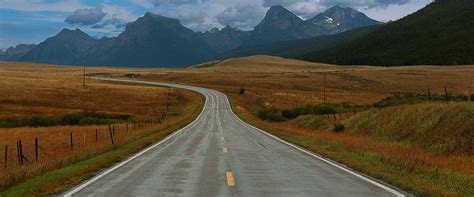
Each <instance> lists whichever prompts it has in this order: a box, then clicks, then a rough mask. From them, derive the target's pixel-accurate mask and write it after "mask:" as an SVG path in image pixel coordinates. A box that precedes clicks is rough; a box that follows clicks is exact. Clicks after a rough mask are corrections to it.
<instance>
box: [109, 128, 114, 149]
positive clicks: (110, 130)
mask: <svg viewBox="0 0 474 197" xmlns="http://www.w3.org/2000/svg"><path fill="white" fill-rule="evenodd" d="M109 134H110V141H112V146H114V135H113V134H112V128H111V127H110V124H109Z"/></svg>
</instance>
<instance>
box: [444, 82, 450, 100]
mask: <svg viewBox="0 0 474 197" xmlns="http://www.w3.org/2000/svg"><path fill="white" fill-rule="evenodd" d="M444 96H445V97H446V102H448V101H449V97H448V88H446V85H445V86H444Z"/></svg>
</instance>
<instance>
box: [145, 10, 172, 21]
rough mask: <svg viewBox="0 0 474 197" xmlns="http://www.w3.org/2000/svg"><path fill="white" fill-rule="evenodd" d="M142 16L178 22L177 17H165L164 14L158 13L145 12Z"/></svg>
mask: <svg viewBox="0 0 474 197" xmlns="http://www.w3.org/2000/svg"><path fill="white" fill-rule="evenodd" d="M142 18H145V19H150V20H160V21H173V22H179V20H178V19H174V18H169V17H166V16H162V15H158V14H153V13H151V12H146V13H145V15H144V16H143V17H142Z"/></svg>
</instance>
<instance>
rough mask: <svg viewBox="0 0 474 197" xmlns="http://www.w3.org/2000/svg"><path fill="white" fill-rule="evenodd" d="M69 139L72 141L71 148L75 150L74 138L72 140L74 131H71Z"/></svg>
mask: <svg viewBox="0 0 474 197" xmlns="http://www.w3.org/2000/svg"><path fill="white" fill-rule="evenodd" d="M69 139H70V142H71V150H74V143H73V140H72V133H69Z"/></svg>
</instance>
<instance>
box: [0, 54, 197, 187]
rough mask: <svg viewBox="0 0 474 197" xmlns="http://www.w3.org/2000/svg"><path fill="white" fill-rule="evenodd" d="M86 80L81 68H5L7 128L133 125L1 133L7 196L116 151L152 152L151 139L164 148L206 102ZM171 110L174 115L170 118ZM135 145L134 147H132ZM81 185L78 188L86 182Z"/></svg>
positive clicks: (1, 182)
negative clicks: (89, 117) (99, 118)
mask: <svg viewBox="0 0 474 197" xmlns="http://www.w3.org/2000/svg"><path fill="white" fill-rule="evenodd" d="M129 71H130V70H127V69H120V70H119V69H112V68H88V69H87V73H88V74H89V75H94V74H97V73H102V74H103V73H115V74H120V75H125V74H127V73H129ZM82 75H83V69H82V68H79V67H60V66H50V65H40V64H29V63H0V92H2V94H0V101H1V102H0V111H1V113H0V121H2V120H3V121H4V122H8V121H12V120H31V119H33V120H37V119H40V120H42V121H49V120H57V119H61V118H63V117H66V116H68V115H69V116H70V115H71V114H72V115H74V114H81V113H89V114H106V115H110V116H111V117H114V116H120V117H127V118H126V119H120V120H113V121H111V122H107V121H106V122H105V125H100V124H99V125H97V124H77V125H57V126H48V127H13V128H0V146H1V153H2V154H1V155H2V157H1V158H2V159H1V160H2V162H1V163H2V166H1V167H0V192H5V191H8V190H9V189H10V188H15V186H16V185H18V184H20V183H23V182H25V181H28V180H30V179H32V178H34V177H38V176H42V175H43V174H45V173H47V172H51V171H54V170H57V169H62V168H65V167H68V166H74V165H75V164H77V163H80V162H83V161H87V160H90V159H93V158H95V157H97V156H100V155H103V154H107V153H108V152H110V151H116V150H117V149H121V148H120V147H128V146H130V147H133V148H132V149H133V150H135V151H138V150H139V147H143V146H144V145H147V144H150V141H152V140H151V139H154V140H159V139H161V138H162V137H163V136H166V134H168V133H170V132H172V131H173V130H175V129H177V128H179V125H181V126H184V125H183V124H184V123H186V122H189V121H190V120H192V119H193V118H194V117H196V115H197V113H198V111H199V110H198V109H199V108H200V105H201V104H202V102H203V98H202V96H201V95H199V94H197V93H194V92H189V91H184V90H176V89H173V90H170V89H168V88H162V87H154V86H140V85H127V84H120V83H109V82H102V81H97V80H92V79H86V85H85V86H84V85H83V77H82ZM167 98H168V99H167ZM168 104H169V109H168V111H167V115H166V116H163V112H166V109H167V105H168ZM35 117H36V119H35ZM38 117H40V118H38ZM158 120H159V121H158ZM86 122H87V121H86ZM81 123H82V122H81ZM107 123H111V128H113V131H114V132H113V140H114V144H113V145H112V140H111V135H110V131H109V126H108V124H107ZM150 135H156V136H155V137H153V138H150V139H147V140H145V141H144V142H142V143H141V144H140V143H138V144H137V142H135V141H137V140H139V139H144V137H146V136H150ZM71 136H72V147H71ZM96 136H97V137H96ZM35 138H36V139H38V160H36V159H35V157H36V156H35V154H36V152H35ZM19 140H21V141H22V149H23V155H24V157H25V158H26V159H25V160H24V164H23V165H20V160H19V159H18V155H19V154H17V149H18V148H17V144H16V143H17V142H18V141H19ZM142 141H143V140H142ZM133 143H135V145H129V144H133ZM7 148H8V149H7ZM122 149H123V148H122ZM6 150H8V151H6ZM132 152H134V151H130V150H128V149H124V150H122V152H121V153H122V154H124V153H126V154H124V155H121V154H119V153H116V154H115V155H114V158H115V159H110V158H108V159H105V158H104V160H98V161H97V162H96V164H94V165H92V166H88V170H87V171H85V172H91V171H93V170H91V169H96V170H98V169H100V168H97V166H102V167H105V166H104V165H105V164H108V165H110V164H111V163H113V162H115V161H117V160H116V159H117V158H123V157H126V156H127V155H128V154H130V153H132ZM5 153H7V156H6V158H5V157H4V155H5ZM99 164H100V165H99ZM94 167H96V168H94ZM72 172H73V173H77V172H74V171H72ZM76 176H78V175H77V174H76ZM65 177H66V176H65ZM65 177H63V178H65ZM79 177H81V176H79ZM56 181H58V180H56ZM75 181H76V183H77V182H78V181H80V179H77V180H75ZM73 183H74V182H72V183H71V184H73ZM42 184H48V183H42ZM40 185H41V184H40ZM69 185H70V184H69ZM65 186H67V184H65V185H64V184H59V185H56V186H53V187H49V189H50V190H48V191H44V192H45V193H42V194H48V192H51V191H60V188H62V189H64V187H65ZM30 189H31V188H30ZM37 189H38V188H37ZM31 192H38V191H35V190H32V191H31ZM40 193H41V192H40ZM27 194H28V193H27ZM29 194H31V193H29ZM11 195H15V193H13V194H11Z"/></svg>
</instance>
